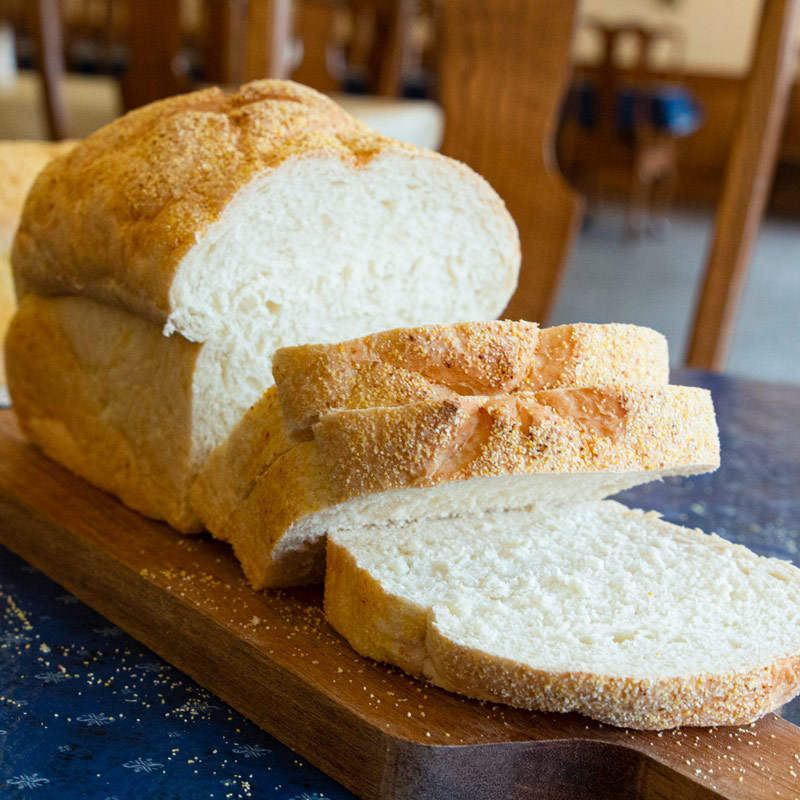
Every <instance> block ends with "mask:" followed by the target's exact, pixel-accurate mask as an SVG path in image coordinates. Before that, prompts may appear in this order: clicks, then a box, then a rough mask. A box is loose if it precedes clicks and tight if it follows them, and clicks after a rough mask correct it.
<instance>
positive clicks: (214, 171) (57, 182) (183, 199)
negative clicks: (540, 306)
mask: <svg viewBox="0 0 800 800" xmlns="http://www.w3.org/2000/svg"><path fill="white" fill-rule="evenodd" d="M519 263H520V252H519V237H518V235H517V230H516V227H515V225H514V222H513V220H512V219H511V217H510V216H509V214H508V212H507V210H506V208H505V206H504V205H503V202H502V200H501V199H500V198H499V197H498V196H497V194H496V193H495V192H494V191H493V190H492V189H491V187H490V186H489V185H488V184H487V183H486V181H484V180H483V179H482V178H481V177H479V176H478V175H476V174H475V173H474V172H473V171H472V170H470V169H469V168H468V167H466V166H464V165H463V164H459V163H458V162H455V161H453V160H452V159H449V158H446V157H444V156H442V155H440V154H438V153H433V152H428V151H425V150H419V149H417V148H414V147H411V146H409V145H406V144H403V143H401V142H397V141H394V140H392V139H388V138H386V137H383V136H381V135H379V134H378V133H377V132H375V131H373V130H371V129H369V128H368V127H367V126H365V125H364V124H362V123H361V122H359V121H357V120H355V119H354V118H352V117H351V116H349V115H348V114H347V113H345V112H344V111H343V110H342V109H341V108H340V107H339V106H337V105H336V103H335V102H334V101H332V100H331V99H330V98H328V97H325V96H324V95H322V94H319V93H318V92H315V91H313V90H311V89H308V88H306V87H303V86H300V85H298V84H295V83H291V82H288V81H273V80H265V81H254V82H252V83H249V84H247V85H245V86H243V87H242V88H241V89H239V90H238V91H236V92H233V93H230V94H228V93H225V92H223V91H221V90H220V89H218V88H210V89H204V90H202V91H199V92H193V93H191V94H187V95H183V96H180V97H172V98H168V99H165V100H161V101H158V102H156V103H153V104H151V105H149V106H145V107H142V108H137V109H134V110H133V111H131V112H130V113H128V114H126V115H125V116H123V117H121V118H119V119H117V120H115V121H114V122H112V123H111V124H110V125H108V126H106V127H104V128H102V129H101V130H99V131H97V132H95V133H94V134H92V135H91V136H89V137H87V138H86V139H85V140H83V141H82V142H80V143H78V144H77V145H76V146H75V147H74V148H73V149H72V150H71V151H70V152H69V153H68V154H66V155H64V156H63V157H60V158H58V159H56V160H55V161H53V162H51V163H50V164H49V165H48V166H47V167H46V168H45V169H44V170H43V171H42V172H41V173H40V174H39V176H38V177H37V179H36V181H35V183H34V185H33V187H32V189H31V192H30V194H29V195H28V199H27V202H26V204H25V209H24V212H23V214H22V217H21V220H20V225H19V230H18V232H17V235H16V238H15V241H14V248H13V252H12V264H13V270H14V282H15V286H16V291H17V293H18V295H19V297H20V300H21V303H22V304H23V305H24V306H25V309H24V311H23V312H22V313H20V314H19V315H17V317H16V319H15V320H14V321H12V323H11V326H10V329H9V334H8V340H7V350H6V356H7V372H8V387H9V392H10V394H11V396H12V399H13V402H14V407H15V411H16V413H17V415H18V418H19V422H20V425H21V427H22V430H23V431H24V432H25V433H26V435H27V436H28V437H29V438H30V439H31V440H32V441H33V442H34V443H35V444H37V445H38V446H39V447H41V448H42V449H43V450H44V451H45V453H47V454H48V455H49V456H51V457H52V458H54V459H56V460H57V461H59V462H60V463H61V464H63V465H65V466H66V467H68V468H70V469H72V470H73V471H75V472H77V473H78V474H79V475H81V476H82V477H84V478H86V479H87V480H89V481H91V482H92V483H94V484H95V485H97V486H99V487H101V488H103V489H105V490H107V491H109V492H112V493H114V494H115V495H117V496H119V497H120V498H122V499H123V500H124V502H126V503H127V504H129V505H131V506H133V508H135V509H137V510H138V511H141V512H142V513H144V514H147V515H149V516H152V517H157V518H161V519H166V520H167V521H168V522H169V523H170V524H171V525H173V526H174V527H176V528H178V529H180V530H184V531H196V530H200V529H201V528H202V525H201V523H200V520H199V519H198V517H197V516H196V515H195V514H194V513H193V511H192V508H191V506H190V502H189V490H190V486H191V483H192V481H193V480H194V478H195V477H196V476H197V473H198V472H199V470H200V468H201V467H202V464H203V462H204V461H205V459H206V457H207V456H208V455H209V453H210V452H211V451H212V450H213V449H214V447H216V446H217V445H219V444H220V443H221V442H223V441H224V439H225V437H226V436H227V435H228V433H230V431H231V430H232V428H233V427H234V426H235V425H236V424H237V423H238V422H239V420H240V419H241V417H242V415H243V414H244V412H245V411H246V410H247V408H248V407H249V406H250V405H252V404H253V403H254V402H255V401H256V400H257V399H258V398H259V397H261V395H262V394H263V393H264V391H265V390H266V389H267V388H268V387H269V386H270V385H272V382H273V381H272V373H271V369H270V358H271V356H272V354H273V352H274V351H275V350H276V349H277V348H279V347H282V346H286V345H292V344H297V343H299V342H307V341H340V340H342V339H346V338H348V337H352V336H363V335H365V334H367V333H370V332H372V331H375V330H382V329H384V328H388V327H392V326H397V325H421V324H424V323H427V322H439V323H452V322H456V321H458V320H462V319H492V318H494V317H496V316H497V315H498V314H500V313H501V312H502V310H503V308H504V307H505V306H506V304H507V303H508V300H509V298H510V297H511V295H512V294H513V292H514V289H515V286H516V281H517V274H518V271H519ZM44 328H48V329H49V330H50V331H52V332H53V333H55V334H57V335H58V336H59V338H60V339H61V344H60V345H59V347H58V357H57V356H56V355H54V354H52V353H50V352H49V341H48V340H47V339H44V338H42V337H41V336H40V333H41V331H42V330H43V329H44ZM130 340H135V341H136V343H137V344H136V346H129V345H128V342H129V341H130ZM94 344H96V347H93V345H94ZM40 360H42V361H43V362H44V363H46V367H44V366H43V367H42V368H41V369H37V368H36V364H37V363H38V362H39V361H40ZM143 386H146V387H149V388H151V389H152V391H150V392H149V393H145V392H143V391H141V387H143ZM144 395H146V397H144V398H143V396H144ZM62 398H63V399H64V402H63V403H61V402H59V401H60V400H61V399H62ZM67 398H70V400H69V401H68V400H67ZM75 400H80V403H79V404H76V403H75V402H73V401H75ZM143 400H144V402H145V403H147V408H146V410H145V409H143V408H141V407H139V406H138V405H137V404H141V403H142V402H143ZM84 401H85V402H84ZM159 439H163V441H164V444H163V447H162V449H161V450H160V451H159V450H158V449H155V450H154V444H155V443H157V442H158V440H159Z"/></svg>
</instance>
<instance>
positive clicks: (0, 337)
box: [0, 255, 17, 392]
mask: <svg viewBox="0 0 800 800" xmlns="http://www.w3.org/2000/svg"><path fill="white" fill-rule="evenodd" d="M16 308H17V301H16V298H15V296H14V283H13V281H12V280H11V264H9V262H8V259H6V258H5V257H3V256H2V255H0V392H2V391H3V390H4V389H5V385H6V357H5V352H6V351H5V347H3V342H4V341H5V338H6V331H7V330H8V325H9V323H10V322H11V317H13V316H14V311H15V310H16Z"/></svg>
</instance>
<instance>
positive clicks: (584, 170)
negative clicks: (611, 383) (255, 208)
mask: <svg viewBox="0 0 800 800" xmlns="http://www.w3.org/2000/svg"><path fill="white" fill-rule="evenodd" d="M778 6H780V7H781V8H780V10H778ZM795 6H797V2H790V1H789V0H786V2H783V3H777V2H771V0H738V2H736V3H730V2H727V0H583V2H579V3H576V4H574V6H573V4H572V3H569V2H563V3H562V2H560V1H559V3H556V4H553V3H549V4H548V3H541V2H537V1H536V0H506V2H498V1H497V0H492V1H491V2H486V3H479V2H475V0H459V2H452V1H448V0H60V1H59V0H0V139H48V138H54V139H61V138H66V137H70V138H73V137H83V136H86V135H88V134H89V133H91V132H92V131H93V130H95V129H97V128H98V127H100V126H102V125H104V124H105V123H107V122H109V121H111V120H112V119H114V118H115V117H116V116H118V115H120V114H122V113H124V112H125V111H126V110H128V109H130V108H133V107H136V106H138V105H142V104H143V103H146V102H150V101H152V100H154V99H157V98H159V97H163V96H167V95H170V94H174V93H177V92H181V91H188V90H192V89H195V88H199V87H201V86H204V85H207V84H221V85H223V86H231V87H232V86H236V85H238V84H240V83H242V82H244V81H245V80H249V79H251V78H254V77H266V76H274V77H291V78H293V79H295V80H298V81H301V82H303V83H307V84H308V85H311V86H313V87H315V88H318V89H320V90H321V91H324V92H327V93H331V94H333V95H334V96H336V98H337V99H339V100H340V101H342V102H343V104H344V105H345V107H346V108H348V110H350V111H351V112H352V113H354V114H355V115H356V116H359V117H361V118H363V119H365V120H366V121H367V122H369V123H370V124H373V125H374V126H375V127H377V128H378V129H379V130H381V131H383V132H385V133H387V134H389V135H393V136H397V137H398V138H401V139H405V140H408V141H411V142H413V143H415V144H419V145H422V146H427V147H432V148H436V149H438V148H441V149H443V151H444V152H446V153H448V154H450V155H455V156H456V157H460V158H462V159H463V160H465V161H467V162H468V163H470V164H471V165H472V166H473V167H475V168H476V169H478V170H479V171H480V172H482V173H483V174H485V175H486V176H487V178H488V179H489V180H490V182H492V183H493V184H494V185H495V187H496V188H497V189H498V191H499V192H500V194H501V195H502V196H503V197H504V198H505V199H506V201H507V202H508V204H509V208H510V209H511V211H512V213H513V214H514V216H515V218H516V219H517V222H518V224H519V225H520V229H521V232H522V240H523V252H524V255H525V270H526V273H525V274H526V276H528V277H526V281H524V282H523V283H524V285H523V286H522V287H521V290H520V296H519V298H517V303H516V305H513V304H512V307H510V310H509V313H510V315H511V316H527V317H528V318H531V319H539V320H540V321H546V322H548V323H550V324H558V323H561V322H572V321H589V322H609V321H620V322H634V323H639V324H645V325H649V326H651V327H654V328H656V329H658V330H660V331H662V332H663V333H664V334H666V335H667V337H668V339H669V342H670V348H671V353H672V359H673V361H674V363H676V364H681V363H684V362H685V361H688V362H689V363H690V364H693V365H695V366H702V367H707V368H708V367H710V368H713V369H718V370H720V369H724V370H727V371H729V372H731V373H733V374H737V375H744V376H748V377H753V378H761V379H768V380H775V381H782V382H790V383H799V382H800V327H799V323H798V318H800V263H799V262H800V90H798V85H797V81H796V80H795V78H796V74H797V73H796V70H797V65H796V40H797V37H796V34H797V32H798V25H799V23H798V20H797V16H796V14H795V8H794V7H795ZM770 9H772V10H770ZM537 13H538V14H539V15H540V17H541V19H540V20H538V21H537V18H536V17H535V16H534V15H535V14H537ZM770 13H771V14H773V19H774V20H775V21H774V22H771V21H770V19H767V15H768V14H770ZM542 15H544V16H542ZM555 17H559V18H561V17H563V24H561V23H559V24H561V27H560V28H559V29H558V31H561V32H563V36H561V34H560V33H559V34H558V35H556V34H554V33H552V32H550V27H548V26H552V25H555V24H556V21H555V20H554V18H555ZM542 19H544V20H546V22H542V21H541V20H542ZM770 25H772V28H771V29H769V26H770ZM553 30H555V28H553ZM559 37H560V38H559ZM556 39H558V42H556V41H555V40H556ZM551 45H552V47H553V48H554V47H556V46H558V47H559V48H560V50H559V51H558V52H556V51H555V50H552V52H551V51H550V50H548V49H547V48H549V47H551ZM759 47H760V48H761V57H762V62H760V63H761V64H762V66H761V71H760V72H759V75H758V76H755V77H754V69H755V66H754V65H757V63H759V62H758V57H759V55H758V54H759ZM562 51H563V52H562ZM537 57H538V59H539V60H538V61H537V60H536V58H537ZM770 58H772V61H770ZM768 62H769V63H768ZM562 67H563V69H562ZM770 69H771V70H772V72H770ZM770 75H771V76H772V80H771V81H770V80H769V78H770ZM787 75H788V76H789V77H788V78H787V77H786V76H787ZM757 80H758V81H762V83H760V84H757V83H756V81H757ZM501 81H502V83H501ZM759 97H764V98H765V103H766V105H765V107H764V111H763V113H762V112H758V111H757V110H755V109H754V108H750V114H751V116H750V117H748V116H747V114H748V108H749V107H748V105H747V104H748V103H749V104H750V106H753V104H754V103H756V102H757V101H758V98H759ZM762 118H763V119H764V120H766V122H765V124H764V126H763V129H759V130H758V131H757V132H753V130H752V129H753V125H754V124H755V125H756V127H758V124H759V119H762ZM747 131H749V133H747ZM743 137H744V138H743ZM747 137H749V139H748V140H747V142H745V141H744V139H745V138H747ZM756 139H757V140H758V141H757V142H755V141H754V140H756ZM738 140H741V141H739V142H738V144H737V141H738ZM737 147H738V148H740V152H739V151H737ZM747 148H749V149H747ZM737 152H738V156H737ZM737 158H738V161H737V160H736V159H737ZM539 162H540V167H536V169H538V170H539V172H541V173H542V175H545V174H546V178H547V181H549V183H547V182H545V183H542V182H541V181H540V182H538V183H537V179H536V176H535V175H534V174H533V172H534V171H535V168H534V166H531V167H530V169H529V167H528V165H529V164H531V165H534V164H536V163H539ZM751 163H752V164H754V165H755V166H754V167H753V171H752V174H751V175H750V173H748V168H747V165H748V164H751ZM529 173H530V174H529ZM745 173H747V174H748V175H749V178H748V180H749V182H748V180H745V181H744V182H743V183H742V184H741V185H740V186H738V187H737V186H735V185H734V183H732V181H734V180H735V178H736V176H737V175H744V174H745ZM562 176H563V178H562ZM0 179H2V176H0ZM562 182H563V186H562ZM737 192H738V194H737ZM567 193H568V195H567ZM562 194H563V196H564V197H567V196H569V198H570V199H569V203H572V205H569V213H567V210H565V212H564V217H563V218H564V220H565V221H564V222H563V224H562V223H559V225H561V227H560V228H559V227H558V225H557V224H556V222H555V220H556V218H557V216H558V215H557V213H556V212H557V206H558V205H559V204H560V203H561V201H560V200H558V198H560V197H561V196H562ZM762 195H763V198H762ZM726 197H727V198H728V199H727V201H726ZM725 202H727V203H728V205H727V209H728V210H727V212H726V213H727V214H728V226H729V227H732V228H737V226H738V227H739V228H740V229H746V230H744V233H745V234H746V235H744V237H743V239H742V238H740V239H736V237H734V240H735V242H736V244H735V247H736V248H738V251H740V252H743V253H745V255H746V257H745V258H743V259H742V262H743V263H742V264H739V265H738V266H737V267H736V270H735V274H734V275H733V276H732V283H733V287H734V288H733V290H728V289H725V288H724V281H723V283H716V284H713V283H712V284H709V283H708V279H706V283H705V284H704V274H706V271H707V268H708V265H709V263H710V258H711V256H710V251H711V246H712V243H714V242H715V229H714V227H713V224H714V219H715V214H716V213H717V212H719V211H720V209H721V208H723V207H725V206H724V203H725ZM564 203H565V204H567V200H564ZM739 212H741V214H740V216H738V217H737V214H739ZM761 212H763V221H762V213H761ZM550 213H552V214H553V222H552V224H550V223H549V222H548V215H549V214H550ZM748 214H749V216H748ZM737 220H738V221H737ZM742 220H744V222H742ZM753 220H755V223H754V222H753ZM542 222H544V224H543V225H542ZM537 226H538V228H537V230H534V228H536V227H537ZM548 226H549V227H550V229H551V230H550V231H547V230H545V233H544V234H542V233H541V232H537V231H538V229H539V228H542V227H544V228H545V229H547V228H548ZM556 228H558V230H559V231H560V230H562V228H563V234H561V233H560V234H559V238H558V241H557V242H553V241H551V239H552V238H553V230H554V229H556ZM537 237H538V238H537ZM542 237H544V238H542ZM717 238H719V237H717ZM734 240H732V241H734ZM731 247H734V245H731ZM551 251H552V254H551ZM733 260H735V259H732V258H731V256H730V255H729V256H728V262H732V261H733ZM550 261H552V266H547V263H549V262H550ZM540 263H541V265H544V266H543V270H544V272H546V273H547V275H546V277H545V278H543V279H542V281H540V282H537V281H538V280H539V279H538V278H537V277H536V275H535V273H537V270H538V268H539V265H540ZM723 272H724V268H723ZM728 278H731V276H730V275H729V276H728ZM704 285H705V289H706V293H707V295H708V297H710V298H711V300H710V301H709V302H711V303H712V304H715V303H716V304H717V305H719V306H720V307H722V306H724V307H725V309H726V313H727V314H728V318H727V322H725V324H724V325H723V326H722V327H723V328H724V330H723V333H722V334H720V333H719V331H718V330H715V329H714V327H713V325H712V326H707V325H705V324H702V325H700V324H699V323H698V316H697V313H698V300H699V297H700V294H701V291H702V290H703V287H704ZM720 287H723V288H720ZM726 291H727V292H728V294H725V292H726ZM526 298H527V299H526ZM531 298H534V299H531ZM718 327H719V326H718ZM693 330H694V335H695V337H698V338H699V339H700V340H702V342H706V341H707V342H709V343H710V345H709V346H710V347H711V349H710V350H709V353H711V355H709V356H707V357H703V356H698V357H695V358H692V357H691V354H690V353H689V350H690V340H691V338H692V333H693ZM718 339H719V341H721V342H722V344H721V345H719V346H718V342H717V340H718ZM712 340H713V341H712ZM702 342H701V343H702ZM711 345H713V347H712V346H711ZM714 348H716V350H714ZM712 351H713V352H712Z"/></svg>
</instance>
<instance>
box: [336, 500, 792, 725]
mask: <svg viewBox="0 0 800 800" xmlns="http://www.w3.org/2000/svg"><path fill="white" fill-rule="evenodd" d="M799 603H800V570H798V569H797V568H795V567H793V566H792V565H791V564H788V563H786V562H783V561H779V560H777V559H764V558H760V557H758V556H756V555H755V554H753V553H751V552H750V551H748V550H746V549H745V548H744V547H741V546H739V545H733V544H731V543H729V542H727V541H725V540H723V539H720V538H719V537H718V536H715V535H713V534H712V535H708V534H704V533H702V532H700V531H696V530H689V529H686V528H681V527H679V526H676V525H672V524H670V523H667V522H665V521H663V520H661V519H659V518H658V515H656V514H653V513H647V514H645V513H644V512H641V511H635V510H633V511H632V510H629V509H627V508H625V507H624V506H621V505H620V504H618V503H614V502H613V501H602V502H585V503H578V504H574V505H572V506H569V507H564V506H558V507H553V506H549V505H548V504H542V505H540V506H537V507H534V508H531V509H528V510H525V511H510V512H497V513H493V514H492V513H488V514H484V515H474V516H472V517H468V518H467V517H460V518H456V519H450V520H425V521H423V522H417V523H409V524H407V525H404V526H395V527H394V528H393V529H392V530H391V531H384V530H381V529H380V528H378V527H371V528H370V527H365V528H361V529H353V530H347V531H333V532H331V533H330V534H329V536H328V544H327V573H326V578H325V612H326V616H327V618H328V620H329V621H330V623H331V624H332V626H333V627H334V628H335V629H336V630H337V631H338V632H339V633H340V634H342V635H343V636H344V637H345V638H346V639H347V640H348V642H350V644H351V645H352V646H353V647H354V648H355V649H356V650H357V651H358V652H359V653H361V654H362V655H365V656H369V657H370V658H373V659H376V660H378V661H385V662H388V663H390V664H394V665H395V666H398V667H400V668H401V669H403V670H405V671H406V672H408V673H410V674H412V675H415V676H417V677H424V678H426V679H427V680H429V681H430V682H432V683H434V684H436V685H438V686H441V687H443V688H445V689H449V690H451V691H455V692H458V693H460V694H464V695H466V696H468V697H472V698H476V699H482V700H488V701H492V702H503V703H508V704H510V705H514V706H518V707H522V708H528V709H534V710H540V711H555V712H569V711H576V712H578V713H581V714H584V715H587V716H590V717H593V718H595V719H598V720H600V721H602V722H606V723H609V724H612V725H617V726H622V727H629V728H641V729H661V728H670V727H676V726H694V725H702V726H707V725H742V724H746V723H749V722H752V721H754V720H755V719H757V718H759V717H761V716H763V715H764V714H766V713H768V712H769V711H772V710H774V709H775V708H777V707H778V706H780V705H781V704H783V703H784V702H786V701H788V700H789V699H790V698H791V697H792V696H794V695H795V694H797V692H798V691H800V605H798V604H799Z"/></svg>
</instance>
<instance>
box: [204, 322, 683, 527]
mask: <svg viewBox="0 0 800 800" xmlns="http://www.w3.org/2000/svg"><path fill="white" fill-rule="evenodd" d="M272 366H273V374H274V376H275V380H276V387H277V390H278V392H277V393H276V391H275V388H274V387H271V388H270V389H269V390H267V392H265V393H264V395H263V396H262V397H261V398H260V399H259V400H258V401H257V402H256V403H254V404H253V405H252V406H251V407H250V408H249V409H248V411H247V412H246V413H245V415H244V417H243V418H242V420H241V421H240V422H239V423H238V424H237V425H236V427H235V428H234V429H233V430H232V431H231V433H230V435H229V436H228V437H227V439H226V440H225V441H224V442H223V444H221V445H220V446H219V447H217V448H216V449H215V450H214V452H212V454H211V455H210V456H209V458H208V459H207V460H206V462H205V464H204V466H203V469H202V471H201V473H200V475H199V476H198V478H197V480H196V481H195V483H194V485H193V487H192V503H193V505H194V507H195V508H196V509H197V512H198V514H199V515H200V517H201V519H202V520H203V522H204V523H205V525H206V527H208V529H209V530H211V531H212V532H214V534H215V535H217V536H219V537H220V538H225V537H226V536H227V534H226V530H227V528H228V527H229V526H230V520H231V517H232V515H233V514H234V513H235V512H236V509H237V507H238V506H239V505H240V504H241V503H243V502H244V501H245V500H246V499H247V497H248V495H249V494H250V492H251V491H252V489H253V486H254V485H255V483H256V481H257V480H258V479H259V477H260V476H261V475H262V474H263V473H264V472H265V471H266V470H267V469H268V468H269V466H270V465H271V464H272V463H273V461H274V460H275V459H276V458H277V457H278V456H280V455H283V453H285V452H286V451H287V450H288V449H289V448H290V447H291V446H292V445H293V444H297V443H299V442H300V441H304V440H308V439H309V438H311V435H312V434H311V429H310V424H311V423H312V422H314V421H316V420H317V419H318V417H319V415H320V413H322V412H323V411H324V412H325V413H329V412H331V411H333V410H341V409H357V408H370V407H374V406H394V405H401V404H406V403H410V402H415V401H420V400H430V399H438V398H446V397H454V398H458V397H459V396H461V395H474V394H480V395H489V394H496V393H500V392H513V391H523V390H524V391H529V390H530V389H531V387H545V386H546V387H547V388H555V387H557V386H576V385H577V386H581V385H586V386H595V385H596V386H613V385H614V384H618V383H620V382H627V381H630V380H633V379H637V380H640V381H652V382H657V383H667V381H668V376H669V358H668V355H667V342H666V339H665V338H664V337H663V336H662V335H661V334H659V333H656V332H655V331H652V330H650V329H649V328H642V327H637V326H635V325H616V324H612V325H589V324H578V325H562V326H560V327H557V328H547V329H545V330H542V331H540V330H539V326H538V325H536V324H535V323H532V322H524V321H520V322H510V321H497V320H495V321H490V322H464V323H457V324H455V325H428V326H425V327H421V328H404V329H397V330H391V331H385V332H383V333H378V334H373V335H370V336H366V337H364V338H362V339H355V340H352V341H348V342H343V343H341V344H334V345H319V344H318V345H300V346H297V347H286V348H282V349H280V350H278V351H277V352H276V353H275V355H274V357H273V363H272ZM278 394H280V402H279V401H278ZM281 408H283V411H284V413H283V414H281ZM296 459H297V460H298V462H299V457H296ZM298 469H299V471H300V473H307V472H308V471H309V467H308V466H307V465H306V464H300V463H298Z"/></svg>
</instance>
